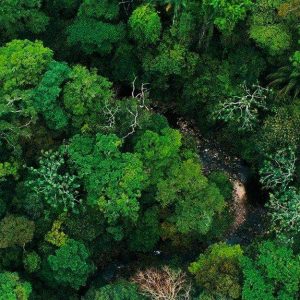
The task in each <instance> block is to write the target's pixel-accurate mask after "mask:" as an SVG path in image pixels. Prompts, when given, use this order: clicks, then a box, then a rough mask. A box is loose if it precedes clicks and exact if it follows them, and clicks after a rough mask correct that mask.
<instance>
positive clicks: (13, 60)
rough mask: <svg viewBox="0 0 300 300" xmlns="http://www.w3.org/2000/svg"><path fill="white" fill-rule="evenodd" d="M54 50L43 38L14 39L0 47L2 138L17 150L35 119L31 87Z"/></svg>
mask: <svg viewBox="0 0 300 300" xmlns="http://www.w3.org/2000/svg"><path fill="white" fill-rule="evenodd" d="M52 56H53V53H52V51H51V50H50V49H48V48H45V47H44V46H43V44H42V42H39V41H36V42H31V41H29V40H13V41H11V42H10V43H7V44H6V45H5V46H4V47H1V48H0V118H1V119H0V138H1V139H3V140H4V141H5V142H6V144H8V145H9V147H11V148H13V149H14V150H16V148H17V147H18V146H19V138H20V137H26V138H28V137H29V136H30V133H31V131H30V128H29V127H30V125H31V124H32V123H34V122H35V121H36V110H35V108H34V106H33V103H32V94H31V89H32V88H34V87H35V86H36V85H37V84H38V83H39V81H40V78H41V77H42V75H43V74H44V72H45V71H46V70H47V68H48V65H49V63H50V62H51V60H52Z"/></svg>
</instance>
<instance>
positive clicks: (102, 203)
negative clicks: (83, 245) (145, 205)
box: [67, 134, 147, 224]
mask: <svg viewBox="0 0 300 300" xmlns="http://www.w3.org/2000/svg"><path fill="white" fill-rule="evenodd" d="M121 144H122V141H121V140H120V139H119V138H118V137H117V136H116V135H101V134H97V135H96V138H95V139H94V138H91V137H86V136H80V135H76V136H74V137H73V138H72V139H71V142H70V144H69V146H68V147H67V151H68V153H69V156H70V160H71V161H72V162H74V163H75V165H76V167H77V171H78V174H79V176H80V177H81V178H82V179H83V181H84V183H85V189H86V191H87V202H88V204H89V205H91V206H96V207H98V208H99V209H100V210H101V211H102V212H103V213H104V215H105V217H106V218H107V220H108V222H109V223H110V224H115V223H116V222H117V220H118V219H119V218H120V217H122V218H125V219H127V220H129V221H131V222H136V221H137V218H138V211H139V207H140V205H139V201H138V199H139V198H140V196H141V191H142V190H143V189H144V187H145V184H146V180H147V176H146V174H145V172H144V170H143V164H142V162H141V160H140V158H139V156H138V155H137V154H132V153H122V152H121V151H120V147H121Z"/></svg>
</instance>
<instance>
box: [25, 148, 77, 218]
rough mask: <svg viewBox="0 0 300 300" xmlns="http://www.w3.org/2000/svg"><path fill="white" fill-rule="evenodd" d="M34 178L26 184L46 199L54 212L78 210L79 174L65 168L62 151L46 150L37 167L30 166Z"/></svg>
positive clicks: (41, 197) (37, 195)
mask: <svg viewBox="0 0 300 300" xmlns="http://www.w3.org/2000/svg"><path fill="white" fill-rule="evenodd" d="M29 171H30V174H31V177H32V179H31V180H29V181H28V182H27V183H26V184H27V186H28V187H29V188H30V189H31V190H32V193H34V194H35V195H36V197H38V198H39V199H40V201H44V202H45V203H46V204H47V205H48V206H49V208H50V210H53V211H54V212H66V211H69V210H71V211H74V212H76V211H78V205H79V204H80V203H81V201H80V199H79V197H78V194H79V192H78V190H77V189H78V188H79V184H78V181H77V176H75V175H72V174H70V173H69V172H68V171H66V169H65V159H64V157H63V154H62V153H59V152H52V151H46V152H44V153H42V156H41V157H40V159H39V167H38V168H37V169H35V168H33V167H30V168H29Z"/></svg>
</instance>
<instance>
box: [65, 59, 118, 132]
mask: <svg viewBox="0 0 300 300" xmlns="http://www.w3.org/2000/svg"><path fill="white" fill-rule="evenodd" d="M69 76H70V81H69V82H68V83H67V84H66V85H65V86H64V92H63V101H64V105H65V107H66V109H67V111H68V112H69V114H70V117H71V119H72V123H73V126H74V127H75V128H78V129H81V130H82V131H92V130H95V129H96V130H97V129H98V130H99V127H100V128H101V127H103V126H104V124H103V123H104V121H105V120H104V116H103V107H104V106H105V105H108V106H109V105H110V103H111V101H112V99H113V92H112V89H111V87H112V84H111V82H109V81H108V80H107V79H106V78H105V77H102V76H100V75H98V74H97V72H96V70H92V71H88V69H86V68H85V67H82V66H79V65H78V66H75V67H74V68H73V69H72V71H71V73H70V75H69ZM99 121H100V122H99ZM101 121H102V122H101ZM101 123H102V124H101Z"/></svg>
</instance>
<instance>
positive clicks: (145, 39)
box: [128, 5, 161, 45]
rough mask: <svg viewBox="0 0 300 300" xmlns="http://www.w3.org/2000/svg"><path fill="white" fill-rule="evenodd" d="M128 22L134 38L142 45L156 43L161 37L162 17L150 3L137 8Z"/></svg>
mask: <svg viewBox="0 0 300 300" xmlns="http://www.w3.org/2000/svg"><path fill="white" fill-rule="evenodd" d="M128 24H129V26H130V29H131V34H132V36H133V38H134V39H135V40H136V41H137V43H138V44H140V45H147V44H155V43H156V42H157V41H158V40H159V38H160V32H161V22H160V18H159V15H158V14H157V12H156V11H155V9H154V8H153V7H151V6H150V5H142V6H139V7H138V8H136V9H135V10H134V11H133V13H132V15H131V16H130V18H129V21H128Z"/></svg>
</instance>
